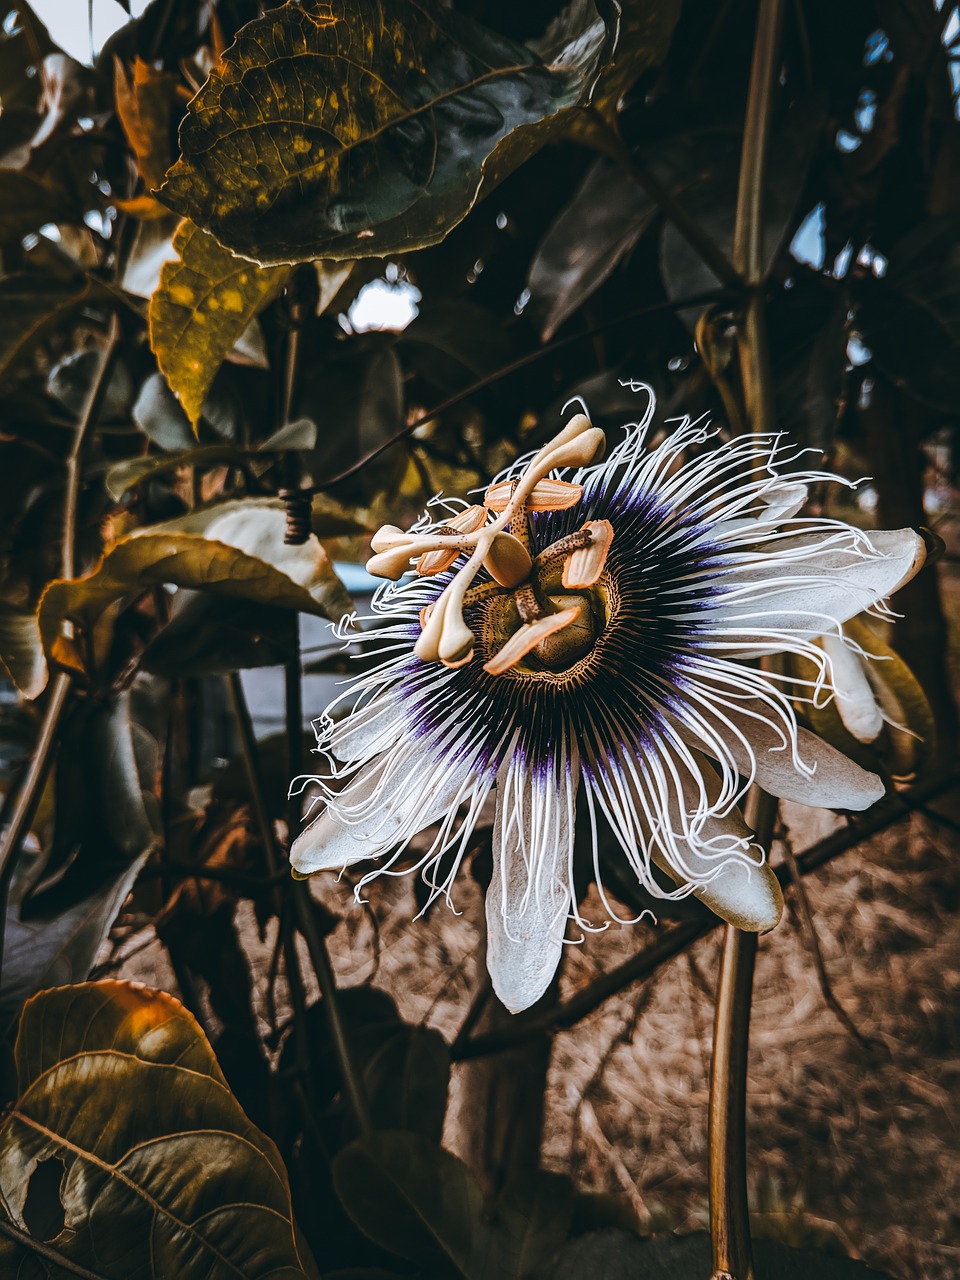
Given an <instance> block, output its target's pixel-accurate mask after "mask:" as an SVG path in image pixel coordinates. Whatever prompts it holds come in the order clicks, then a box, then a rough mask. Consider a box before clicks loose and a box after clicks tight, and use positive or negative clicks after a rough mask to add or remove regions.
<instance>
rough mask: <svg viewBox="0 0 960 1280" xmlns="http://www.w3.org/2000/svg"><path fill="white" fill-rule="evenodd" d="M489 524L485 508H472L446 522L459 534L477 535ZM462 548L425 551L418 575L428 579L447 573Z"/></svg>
mask: <svg viewBox="0 0 960 1280" xmlns="http://www.w3.org/2000/svg"><path fill="white" fill-rule="evenodd" d="M486 522H487V512H486V508H485V507H481V506H472V507H467V509H466V510H465V511H461V512H460V514H459V515H456V516H454V517H453V518H452V519H451V520H448V521H447V522H446V526H447V528H450V529H456V530H457V532H458V533H464V534H467V533H476V531H477V530H478V529H480V528H482V527H483V525H485V524H486ZM462 550H463V548H462V547H444V548H442V549H440V550H437V551H425V552H424V554H423V555H422V556H421V557H420V559H419V560H418V561H417V573H419V574H420V575H421V577H424V578H428V577H431V576H432V575H433V574H435V573H445V572H446V570H447V569H449V568H450V566H451V565H452V564H453V563H454V561H455V560H456V558H457V556H459V555H460V553H461V551H462Z"/></svg>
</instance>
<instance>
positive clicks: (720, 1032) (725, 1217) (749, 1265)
mask: <svg viewBox="0 0 960 1280" xmlns="http://www.w3.org/2000/svg"><path fill="white" fill-rule="evenodd" d="M784 3H785V0H760V5H759V10H758V13H757V29H756V35H755V38H754V46H753V61H752V64H751V68H750V85H749V88H748V91H747V111H746V118H745V120H744V127H743V149H742V151H741V156H740V183H739V188H738V191H737V211H736V220H735V222H734V231H733V255H732V257H733V267H734V270H735V271H736V272H737V274H738V276H739V277H740V279H741V280H742V281H743V284H744V286H745V288H746V291H747V298H746V305H745V308H744V312H743V315H742V317H741V320H740V324H739V326H738V334H737V349H738V353H739V363H740V381H741V386H742V390H743V403H744V410H745V419H746V425H747V430H748V431H749V432H751V433H752V434H754V435H759V434H762V433H765V432H767V431H769V430H771V428H772V426H773V385H772V381H771V377H770V357H769V351H768V347H767V329H766V315H765V303H764V295H763V287H762V286H763V279H764V256H763V194H764V180H765V176H766V159H767V149H768V145H769V141H770V133H771V129H772V110H771V108H772V103H773V93H774V85H775V83H776V72H777V64H778V59H779V50H780V33H781V30H782V27H783V15H784ZM772 661H773V662H775V661H776V660H775V659H774V660H772ZM744 816H745V818H746V821H747V824H748V826H750V827H751V828H752V829H753V830H754V832H755V833H756V838H757V843H758V844H759V845H760V847H761V848H762V849H763V851H764V854H765V855H769V850H770V845H771V842H772V838H773V830H774V826H775V823H776V817H777V801H776V799H775V798H774V797H773V796H770V795H767V794H766V792H764V791H762V790H761V789H760V788H758V787H754V789H753V791H752V792H751V794H750V796H749V797H748V801H747V806H746V813H745V815H744ZM756 955H757V935H756V934H755V933H744V932H742V931H741V930H739V929H736V928H734V927H733V926H732V925H727V926H726V930H725V933H724V940H723V958H722V961H721V965H720V980H719V984H718V987H717V1007H716V1016H715V1021H714V1036H713V1060H712V1063H711V1069H710V1117H709V1141H710V1238H711V1243H712V1246H713V1280H754V1269H753V1248H752V1245H751V1241H750V1214H749V1209H748V1204H747V1144H746V1095H747V1054H748V1048H749V1038H750V1006H751V1000H752V996H753V973H754V965H755V961H756Z"/></svg>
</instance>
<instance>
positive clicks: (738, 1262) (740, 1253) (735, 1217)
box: [709, 924, 757, 1280]
mask: <svg viewBox="0 0 960 1280" xmlns="http://www.w3.org/2000/svg"><path fill="white" fill-rule="evenodd" d="M756 955H757V935H756V934H755V933H744V931H743V930H742V929H737V928H736V927H735V926H734V925H732V924H728V925H727V926H726V928H725V930H724V937H723V959H722V961H721V964H720V983H719V986H718V988H717V1009H716V1016H715V1022H714V1032H713V1062H712V1064H711V1069H710V1122H709V1123H710V1235H711V1238H712V1241H713V1280H728V1278H732V1280H754V1271H753V1250H752V1248H751V1244H750V1215H749V1211H748V1209H747V1143H746V1118H747V1117H746V1096H747V1045H748V1038H749V1031H750V1002H751V997H752V994H753V967H754V961H755V959H756Z"/></svg>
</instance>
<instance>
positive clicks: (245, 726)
mask: <svg viewBox="0 0 960 1280" xmlns="http://www.w3.org/2000/svg"><path fill="white" fill-rule="evenodd" d="M291 674H292V673H291V671H290V666H289V664H288V667H287V711H288V738H289V719H290V715H289V713H290V711H291V701H292V700H293V699H295V698H296V697H297V696H298V695H297V694H295V693H293V692H292V690H291V688H290V680H291ZM296 679H297V683H298V684H299V679H300V672H299V661H298V662H297V672H296ZM226 680H227V692H228V694H229V696H230V703H231V706H232V709H233V713H234V718H235V719H236V722H237V730H238V732H239V735H240V751H241V754H242V755H243V763H244V768H245V770H246V774H247V784H248V785H249V787H250V798H251V803H252V805H253V811H254V817H255V819H256V823H257V828H258V830H259V832H260V838H261V840H262V841H263V846H264V849H265V851H266V855H267V867H268V870H269V873H270V875H271V876H272V875H273V874H274V873H275V872H276V871H277V870H278V869H279V867H280V866H281V864H282V862H283V861H284V859H283V853H282V850H281V849H280V846H279V842H278V840H277V834H276V831H275V829H274V825H273V820H272V819H271V817H270V811H269V809H268V808H267V802H266V789H265V787H264V781H263V771H262V768H261V765H260V753H259V749H258V747H257V740H256V735H255V733H254V729H253V720H252V719H251V717H250V708H249V707H248V706H247V699H246V695H245V693H244V691H243V684H242V682H241V679H240V675H239V673H238V672H236V671H234V672H232V673H231V674H230V675H228V676H227V678H226ZM298 727H299V726H298ZM290 835H291V839H292V837H293V831H292V830H291V833H290ZM288 892H289V893H290V894H291V896H292V899H293V907H294V912H295V914H296V922H297V927H298V928H299V930H300V932H301V934H302V935H303V939H304V941H305V942H306V944H307V951H308V952H309V955H310V963H311V964H312V966H313V969H314V972H315V973H316V975H317V982H318V984H319V986H320V995H321V997H322V998H323V1004H324V1008H325V1010H326V1015H327V1026H328V1027H329V1030H330V1038H331V1040H332V1041H333V1049H334V1053H335V1055H336V1059H337V1066H338V1068H339V1071H340V1080H341V1083H342V1085H343V1091H344V1095H345V1097H346V1100H347V1104H348V1106H349V1108H350V1111H351V1113H352V1115H353V1119H354V1123H355V1124H356V1126H357V1129H358V1130H359V1131H360V1133H361V1134H367V1133H371V1132H372V1130H373V1123H372V1121H371V1119H370V1107H369V1104H368V1102H367V1097H366V1092H365V1090H364V1088H363V1083H362V1081H361V1079H360V1073H359V1072H358V1070H357V1067H356V1063H355V1062H354V1060H353V1056H352V1054H351V1052H350V1045H349V1041H348V1038H347V1032H346V1027H345V1026H344V1023H343V1019H342V1017H341V1016H340V1007H339V1004H338V1001H337V985H336V980H335V978H334V976H333V967H332V965H331V963H330V956H329V955H328V953H327V948H326V944H325V943H324V940H323V937H322V936H321V933H320V930H319V929H318V928H317V921H316V916H315V915H314V912H313V904H312V903H311V902H310V901H309V900H308V895H309V892H310V891H309V889H308V888H307V886H306V884H304V883H303V882H301V881H294V882H292V883H291V884H290V885H289V889H288ZM291 952H293V953H294V954H292V955H291ZM286 954H287V972H288V980H289V975H290V974H291V973H294V974H296V973H298V968H297V964H296V955H295V948H293V945H292V940H291V942H290V945H289V948H288V949H287V951H286ZM294 980H295V979H294ZM303 1035H306V1030H305V1029H304V1031H303Z"/></svg>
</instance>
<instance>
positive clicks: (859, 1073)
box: [323, 807, 960, 1280]
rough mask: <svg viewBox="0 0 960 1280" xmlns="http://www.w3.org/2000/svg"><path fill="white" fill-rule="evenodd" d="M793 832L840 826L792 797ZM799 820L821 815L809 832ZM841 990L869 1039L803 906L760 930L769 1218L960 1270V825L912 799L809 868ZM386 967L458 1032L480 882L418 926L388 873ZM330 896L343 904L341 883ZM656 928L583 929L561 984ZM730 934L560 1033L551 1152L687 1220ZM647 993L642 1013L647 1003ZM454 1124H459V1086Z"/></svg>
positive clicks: (693, 1208)
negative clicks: (913, 809) (840, 1015)
mask: <svg viewBox="0 0 960 1280" xmlns="http://www.w3.org/2000/svg"><path fill="white" fill-rule="evenodd" d="M788 816H789V817H790V819H791V827H792V829H793V832H794V835H795V839H796V844H797V847H798V848H803V847H805V846H806V844H808V843H811V842H812V840H813V839H815V838H817V837H818V836H819V835H821V834H823V832H824V828H823V826H822V825H821V826H819V827H818V826H816V825H815V824H816V823H820V822H822V821H823V819H822V818H821V815H817V814H812V813H811V812H810V811H809V810H800V809H799V808H797V807H794V809H793V812H792V813H791V814H789V815H788ZM804 828H806V830H805V831H804ZM807 885H808V893H809V896H810V900H811V904H812V906H813V908H814V911H815V914H816V922H817V931H818V934H819V938H820V945H821V947H822V950H823V954H824V959H825V961H826V965H827V968H828V970H829V973H830V975H831V978H832V982H833V988H834V991H835V994H836V996H837V998H838V999H839V1000H840V1001H841V1003H842V1004H843V1006H844V1007H845V1008H846V1010H847V1011H848V1012H849V1014H850V1016H851V1017H852V1019H853V1021H854V1023H855V1024H856V1027H857V1028H858V1029H859V1031H860V1033H861V1034H862V1035H863V1036H865V1037H866V1038H867V1039H869V1040H871V1041H875V1042H876V1043H875V1045H874V1046H873V1047H872V1048H870V1049H864V1048H863V1047H861V1045H859V1044H858V1043H857V1042H856V1041H855V1040H854V1039H853V1037H852V1036H851V1035H850V1033H849V1032H848V1031H847V1030H846V1029H845V1028H844V1027H843V1026H842V1025H841V1023H840V1022H839V1021H838V1019H837V1017H836V1016H835V1015H834V1014H833V1013H832V1012H831V1011H830V1010H829V1008H828V1007H827V1006H826V1005H825V1003H824V1000H823V998H822V995H821V991H820V987H819V982H818V979H817V976H816V972H815V969H814V966H813V964H812V963H811V959H810V954H809V950H808V946H807V943H806V941H805V939H804V936H803V933H802V929H801V927H800V925H799V922H798V919H797V913H796V911H795V909H790V910H789V911H788V914H787V915H786V916H785V918H784V922H783V924H782V925H781V927H780V928H779V929H777V930H776V931H775V933H774V934H773V935H771V936H769V937H767V938H764V939H763V940H762V942H761V947H760V955H759V958H758V966H757V983H756V998H755V1003H754V1012H753V1022H752V1029H751V1057H750V1093H749V1107H750V1110H749V1126H750V1166H751V1178H752V1182H753V1188H754V1194H755V1197H756V1199H757V1201H758V1202H759V1204H760V1206H761V1207H763V1208H765V1209H767V1210H774V1211H775V1214H774V1215H772V1216H769V1217H768V1218H767V1222H768V1224H769V1226H770V1229H772V1230H774V1231H778V1232H780V1233H785V1234H786V1235H787V1236H788V1237H790V1236H793V1237H794V1238H795V1239H796V1242H797V1243H799V1239H800V1235H801V1234H802V1235H803V1236H804V1237H805V1238H806V1239H810V1238H812V1237H815V1236H818V1235H820V1236H823V1237H824V1238H826V1237H829V1236H830V1235H832V1236H833V1237H834V1240H835V1242H836V1241H839V1242H840V1243H841V1244H844V1245H846V1246H847V1247H848V1248H849V1249H850V1251H851V1252H856V1253H858V1254H859V1255H860V1256H862V1257H863V1258H864V1259H865V1260H866V1261H868V1262H871V1263H873V1264H874V1265H877V1266H880V1267H883V1268H885V1269H887V1270H888V1271H890V1272H891V1274H892V1275H893V1276H895V1277H897V1280H919V1278H920V1277H923V1280H955V1278H956V1277H957V1276H958V1275H960V1157H958V1142H957V1139H958V1116H957V1110H958V1101H960V933H958V930H957V928H956V925H957V918H958V914H960V838H958V836H957V835H956V834H955V833H954V832H953V831H951V830H950V829H948V828H947V827H945V826H942V825H938V824H936V823H934V822H932V821H930V820H929V819H928V818H926V817H925V816H917V817H914V818H913V819H911V820H910V821H909V822H905V823H903V824H901V825H900V826H898V827H897V828H895V829H894V830H892V831H890V832H888V833H886V834H885V835H883V836H881V837H877V838H876V839H874V840H872V841H870V842H869V843H868V844H866V845H865V846H863V847H862V848H860V849H858V850H857V851H855V852H852V853H848V854H846V855H844V857H843V858H841V859H840V860H839V861H837V862H836V863H834V864H833V865H832V866H830V867H828V868H826V869H824V870H823V871H822V872H820V873H818V874H817V875H815V876H813V877H811V878H809V879H808V881H807ZM373 890H374V891H373V892H371V894H370V899H371V907H372V909H373V911H374V912H375V914H376V917H377V920H378V923H379V930H380V960H379V967H378V971H377V975H376V979H375V981H376V983H377V985H381V986H383V987H384V988H385V989H387V990H388V991H390V993H391V994H392V995H393V996H394V997H395V998H396V999H397V1001H398V1003H399V1005H400V1008H401V1012H402V1013H403V1014H404V1016H406V1017H407V1018H410V1019H424V1018H426V1019H427V1021H428V1022H429V1023H430V1024H431V1025H434V1026H437V1027H438V1028H439V1029H440V1030H442V1031H443V1032H444V1033H445V1034H447V1035H448V1036H451V1035H452V1034H453V1033H454V1032H455V1030H456V1028H457V1026H458V1025H459V1021H460V1020H461V1019H462V1017H463V1014H464V1012H465V1010H466V1007H467V1005H468V1003H469V997H470V991H471V990H472V988H473V987H474V984H475V981H476V963H475V950H476V945H477V942H478V930H477V924H476V920H477V911H478V906H479V894H478V893H477V891H476V890H475V889H474V888H473V886H472V885H470V884H469V883H468V882H467V879H466V878H465V879H464V887H463V893H462V894H461V895H460V905H461V906H462V908H463V915H461V916H459V917H455V916H453V915H451V914H450V913H449V912H448V911H446V910H445V909H441V910H440V911H437V912H436V913H435V914H434V916H433V917H432V918H431V919H430V920H429V921H427V922H422V921H421V922H417V923H415V924H413V925H411V924H410V923H409V914H410V911H411V906H412V901H411V900H412V894H410V893H409V889H408V887H407V886H406V884H405V883H404V882H393V883H392V884H390V885H388V886H386V888H385V889H381V888H380V887H379V886H378V885H375V886H373ZM323 896H324V898H325V900H326V901H327V902H328V903H329V904H330V905H333V904H334V903H337V905H338V907H339V910H340V911H343V910H344V908H345V906H346V903H345V902H344V897H343V896H342V895H341V894H340V893H339V892H338V890H337V888H336V887H335V886H333V887H331V886H327V887H325V889H324V891H323ZM371 936H372V929H371V925H370V920H369V918H368V917H367V916H365V914H364V913H363V912H361V911H360V910H359V909H354V910H353V911H352V912H351V911H349V910H348V912H347V914H346V916H345V918H344V920H343V922H342V923H341V925H340V926H339V928H338V930H337V932H336V934H335V935H334V938H333V944H334V948H335V957H336V962H337V966H338V971H339V974H340V979H341V981H342V982H343V983H345V984H350V983H353V982H359V981H363V980H365V978H366V977H367V976H368V975H369V974H370V972H371V967H372V950H371ZM646 936H647V931H646V930H644V929H629V928H611V929H610V930H608V931H607V932H606V933H605V934H602V935H599V936H594V937H593V938H591V939H590V940H589V941H588V942H587V944H586V945H585V946H584V947H572V948H569V949H568V950H569V954H568V955H567V957H566V961H565V968H564V975H563V990H562V996H567V995H570V994H572V993H573V991H574V990H577V989H579V988H580V987H582V986H583V985H585V984H586V983H588V982H590V980H591V979H592V978H593V977H595V976H596V974H597V972H598V971H599V970H600V969H601V968H607V967H610V966H612V965H614V964H617V963H618V962H620V961H621V960H623V959H625V958H626V957H627V956H629V955H630V954H632V952H633V951H634V950H635V949H636V948H637V947H638V946H640V945H642V943H643V941H644V940H645V938H646ZM719 947H720V937H719V933H718V934H715V935H713V936H711V937H709V938H706V939H704V940H703V941H702V942H701V943H699V944H698V945H697V946H696V947H695V948H694V949H693V951H692V953H691V954H690V955H689V956H682V957H679V958H678V959H676V960H674V961H672V962H670V964H668V965H667V966H666V967H665V968H664V969H662V970H661V971H660V972H659V973H658V974H657V975H656V976H655V978H654V979H653V980H652V983H651V984H649V988H648V991H649V994H648V997H647V998H646V999H645V1000H639V1001H638V996H639V994H640V989H639V988H638V987H636V986H635V987H633V988H631V989H630V990H628V991H626V992H624V993H623V995H622V996H620V997H618V998H614V999H612V1000H610V1001H608V1002H607V1004H605V1005H604V1006H603V1007H602V1008H601V1009H599V1010H598V1011H597V1012H596V1013H594V1014H593V1015H591V1016H590V1017H589V1018H588V1019H587V1020H585V1021H584V1022H582V1023H581V1024H580V1025H579V1026H577V1027H575V1028H573V1029H572V1030H570V1031H568V1032H564V1033H562V1034H560V1035H558V1036H557V1038H556V1042H555V1050H554V1056H553V1063H552V1066H551V1070H550V1077H549V1087H548V1113H547V1125H546V1135H545V1145H544V1158H545V1163H546V1164H547V1166H548V1167H550V1168H554V1169H558V1170H567V1169H572V1170H575V1171H576V1176H577V1177H578V1178H579V1179H580V1181H581V1183H582V1184H583V1185H584V1186H585V1187H590V1188H598V1189H599V1188H602V1189H605V1190H609V1191H614V1192H617V1193H619V1194H621V1195H623V1196H625V1197H626V1199H627V1200H628V1202H629V1203H630V1204H631V1205H632V1207H633V1209H634V1211H635V1212H636V1213H637V1215H638V1217H640V1218H641V1219H644V1218H646V1220H647V1221H651V1220H652V1222H653V1223H654V1224H655V1225H660V1224H667V1223H669V1224H670V1225H672V1226H677V1227H680V1228H687V1229H690V1228H692V1227H695V1226H698V1225H701V1224H702V1221H703V1214H704V1211H705V1168H706V1149H705V1126H706V1115H707V1078H708V1069H709V1055H710V1040H711V1019H712V994H713V987H714V983H715V975H716V972H717V965H718V959H719ZM638 1003H640V1004H641V1005H642V1010H641V1013H640V1016H639V1017H638V1018H637V1019H636V1020H635V1019H634V1011H635V1009H636V1008H637V1005H638ZM452 1112H453V1116H454V1120H453V1125H452V1127H451V1131H450V1133H449V1135H448V1137H449V1139H450V1141H451V1142H452V1143H453V1144H454V1145H455V1143H456V1126H455V1112H456V1098H455V1097H454V1099H453V1106H452Z"/></svg>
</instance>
